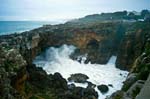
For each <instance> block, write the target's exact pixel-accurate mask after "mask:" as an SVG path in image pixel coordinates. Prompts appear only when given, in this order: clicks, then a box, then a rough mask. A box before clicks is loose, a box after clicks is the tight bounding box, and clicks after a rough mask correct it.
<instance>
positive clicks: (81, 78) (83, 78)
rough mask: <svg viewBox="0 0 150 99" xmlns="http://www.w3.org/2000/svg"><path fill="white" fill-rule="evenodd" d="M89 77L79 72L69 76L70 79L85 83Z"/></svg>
mask: <svg viewBox="0 0 150 99" xmlns="http://www.w3.org/2000/svg"><path fill="white" fill-rule="evenodd" d="M87 79H89V77H88V76H87V75H85V74H81V73H77V74H72V75H71V77H69V78H68V81H71V82H72V81H73V82H77V83H85V82H86V81H87Z"/></svg>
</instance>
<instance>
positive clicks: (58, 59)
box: [33, 45, 128, 99]
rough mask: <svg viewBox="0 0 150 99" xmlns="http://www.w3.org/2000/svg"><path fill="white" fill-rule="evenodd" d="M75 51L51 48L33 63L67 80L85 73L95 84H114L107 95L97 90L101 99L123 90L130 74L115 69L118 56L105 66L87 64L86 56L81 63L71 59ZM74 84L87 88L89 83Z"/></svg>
mask: <svg viewBox="0 0 150 99" xmlns="http://www.w3.org/2000/svg"><path fill="white" fill-rule="evenodd" d="M75 49H76V48H75V47H74V46H71V45H62V46H61V47H59V48H55V47H50V48H49V49H47V50H46V51H45V52H44V54H41V55H39V56H37V57H36V58H35V60H34V62H33V63H35V64H36V66H38V67H42V68H43V69H44V70H45V71H46V72H47V73H48V74H54V73H55V72H59V73H61V74H62V76H63V77H64V78H65V79H67V78H68V77H70V75H71V74H75V73H83V74H86V75H87V76H88V77H89V79H88V81H90V82H92V83H93V84H96V85H100V84H106V85H108V84H112V85H113V87H109V91H108V93H106V94H102V93H101V92H100V91H99V90H98V89H97V87H96V88H95V90H96V91H97V92H98V95H99V99H105V98H106V96H109V95H111V94H112V93H113V92H115V91H116V90H120V89H121V87H122V85H123V81H124V80H125V79H126V77H127V74H128V72H127V71H122V70H120V69H117V68H116V67H115V62H116V56H112V57H111V58H110V60H109V62H108V63H107V64H105V65H101V64H91V63H88V64H85V63H84V61H85V60H86V55H85V56H80V58H82V61H81V63H79V62H78V61H77V60H72V59H71V58H70V57H69V56H70V55H71V53H73V52H74V50H75ZM70 83H74V82H68V84H70ZM74 84H75V85H76V86H81V87H87V83H85V84H80V83H74Z"/></svg>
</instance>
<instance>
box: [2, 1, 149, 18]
mask: <svg viewBox="0 0 150 99" xmlns="http://www.w3.org/2000/svg"><path fill="white" fill-rule="evenodd" d="M142 9H149V10H150V0H0V20H46V21H53V20H58V19H72V18H79V17H83V16H85V15H89V14H96V13H101V12H112V11H122V10H129V11H133V10H135V11H141V10H142Z"/></svg>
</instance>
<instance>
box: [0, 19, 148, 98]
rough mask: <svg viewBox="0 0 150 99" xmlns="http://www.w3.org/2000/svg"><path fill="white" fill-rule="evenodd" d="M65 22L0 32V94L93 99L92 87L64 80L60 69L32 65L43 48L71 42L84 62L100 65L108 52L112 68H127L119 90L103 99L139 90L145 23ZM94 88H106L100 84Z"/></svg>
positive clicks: (130, 95)
mask: <svg viewBox="0 0 150 99" xmlns="http://www.w3.org/2000/svg"><path fill="white" fill-rule="evenodd" d="M69 24H70V23H69ZM69 24H67V23H66V24H60V25H45V26H43V27H41V28H38V29H34V30H31V31H27V32H23V33H22V34H11V35H6V36H0V98H2V99H98V94H97V92H96V91H95V90H94V88H92V87H87V88H82V87H76V86H74V85H67V81H66V80H65V79H64V78H63V77H62V76H61V74H59V73H55V74H54V75H51V74H50V75H48V74H47V73H46V72H45V71H44V70H43V69H42V68H38V67H36V66H35V65H34V64H32V62H33V59H34V58H35V57H36V56H37V55H38V54H40V53H42V52H43V51H44V50H45V49H46V48H48V47H50V46H55V47H58V46H61V45H62V44H69V45H75V46H76V47H77V49H76V51H75V53H74V54H73V55H72V59H76V58H77V56H78V55H84V54H87V55H88V57H87V63H88V62H89V61H90V62H91V63H99V64H106V63H107V62H108V60H109V58H110V57H111V56H112V55H116V56H117V62H116V67H117V68H120V69H123V70H128V71H129V72H130V73H129V75H128V77H127V80H126V81H125V82H124V85H123V87H122V89H121V90H120V91H117V92H116V93H114V94H113V95H112V96H110V97H109V98H108V99H128V98H129V99H132V98H135V97H136V96H137V95H138V94H139V93H141V92H142V91H143V90H142V91H140V90H141V89H142V88H143V87H144V86H145V81H146V80H147V78H148V76H149V73H150V68H149V67H150V63H149V62H150V27H149V26H150V23H149V22H146V21H144V22H134V23H130V22H122V21H115V22H113V21H112V22H111V21H110V22H96V23H92V24H90V25H89V24H88V25H82V26H80V25H76V26H75V27H74V25H73V26H72V25H69ZM99 87H104V89H105V90H102V91H105V92H107V88H106V86H99ZM139 95H141V94H139ZM138 97H140V96H138ZM143 99H147V98H143Z"/></svg>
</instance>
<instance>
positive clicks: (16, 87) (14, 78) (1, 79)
mask: <svg viewBox="0 0 150 99" xmlns="http://www.w3.org/2000/svg"><path fill="white" fill-rule="evenodd" d="M0 52H1V54H0V71H1V73H0V88H1V91H0V98H2V99H17V98H20V99H23V98H24V96H23V95H22V94H23V92H24V84H25V81H26V80H27V72H26V61H25V60H24V59H23V57H22V56H21V54H20V53H19V51H18V50H16V49H6V48H4V47H2V46H0Z"/></svg>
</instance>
